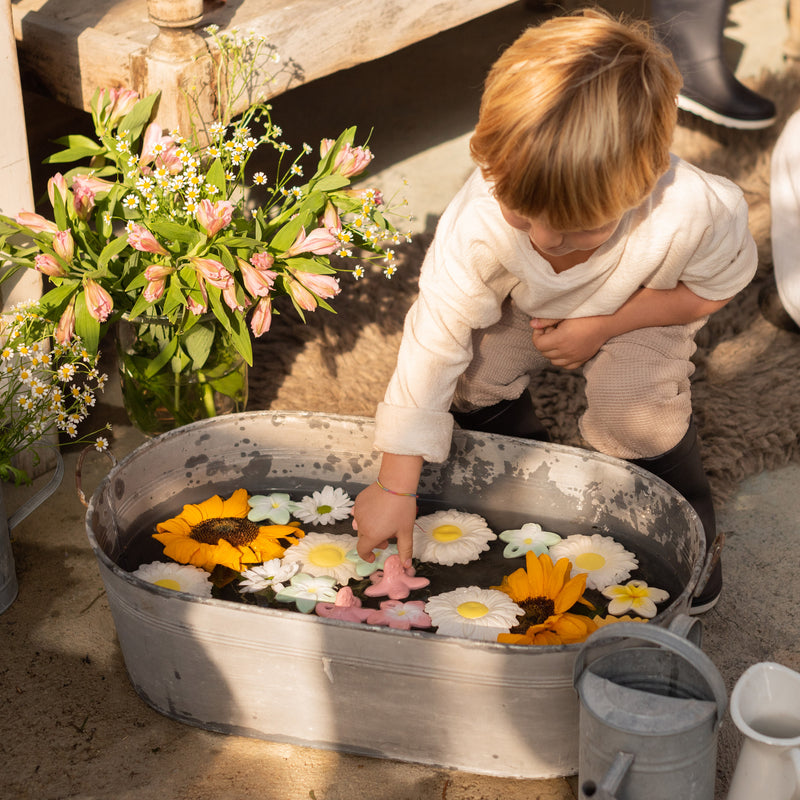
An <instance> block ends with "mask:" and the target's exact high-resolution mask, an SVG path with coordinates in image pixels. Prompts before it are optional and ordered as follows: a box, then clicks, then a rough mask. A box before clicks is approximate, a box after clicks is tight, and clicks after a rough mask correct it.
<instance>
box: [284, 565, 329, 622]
mask: <svg viewBox="0 0 800 800" xmlns="http://www.w3.org/2000/svg"><path fill="white" fill-rule="evenodd" d="M335 586H336V581H335V580H334V579H333V578H331V577H329V576H327V575H318V576H314V575H309V574H308V573H306V572H300V573H299V574H297V575H295V576H294V577H293V578H292V581H291V584H290V585H289V586H286V587H284V588H283V589H281V590H280V591H279V592H278V593H277V594H276V595H275V599H276V600H280V601H281V602H282V603H294V604H295V605H296V606H297V610H298V611H300V612H302V613H303V614H310V613H311V612H312V611H313V610H314V609H315V608H316V607H317V603H333V602H335V601H336V589H335V588H334V587H335Z"/></svg>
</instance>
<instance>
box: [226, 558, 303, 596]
mask: <svg viewBox="0 0 800 800" xmlns="http://www.w3.org/2000/svg"><path fill="white" fill-rule="evenodd" d="M299 571H300V564H297V563H295V564H284V563H283V561H282V560H281V559H280V558H273V559H272V560H271V561H265V562H264V563H263V564H259V565H258V566H255V567H250V568H249V569H246V570H245V571H244V572H243V573H242V580H241V581H240V582H239V591H240V592H244V593H247V592H262V591H264V589H267V588H270V587H271V588H272V589H273V591H274V592H275V593H276V594H277V593H278V592H280V591H282V590H283V589H284V588H285V586H284V581H288V580H290V579H291V578H293V577H294V576H295V575H296V574H297V573H298V572H299Z"/></svg>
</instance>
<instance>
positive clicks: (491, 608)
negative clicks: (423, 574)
mask: <svg viewBox="0 0 800 800" xmlns="http://www.w3.org/2000/svg"><path fill="white" fill-rule="evenodd" d="M425 613H427V614H428V616H430V618H431V624H432V625H434V626H435V627H436V628H437V631H436V632H437V633H441V634H444V635H447V636H461V637H463V638H466V639H477V640H479V641H482V642H494V641H497V636H498V634H501V633H508V632H509V631H510V630H511V628H512V627H513V626H514V625H516V624H517V617H520V616H522V614H523V613H524V612H523V610H522V609H521V608H520V607H519V606H518V605H517V604H516V603H515V602H514V601H513V600H512V599H511V598H510V597H509V596H508V595H507V594H506V593H505V592H500V591H497V590H496V589H480V588H479V587H477V586H461V587H459V588H458V589H454V590H453V591H452V592H444V593H443V594H437V595H435V596H434V597H431V598H430V600H428V602H427V603H426V604H425Z"/></svg>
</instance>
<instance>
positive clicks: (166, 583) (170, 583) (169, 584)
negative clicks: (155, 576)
mask: <svg viewBox="0 0 800 800" xmlns="http://www.w3.org/2000/svg"><path fill="white" fill-rule="evenodd" d="M155 585H156V586H163V587H164V588H165V589H174V590H175V591H176V592H179V591H180V590H181V585H180V584H179V583H178V581H174V580H172V578H161V579H160V580H157V581H156V582H155Z"/></svg>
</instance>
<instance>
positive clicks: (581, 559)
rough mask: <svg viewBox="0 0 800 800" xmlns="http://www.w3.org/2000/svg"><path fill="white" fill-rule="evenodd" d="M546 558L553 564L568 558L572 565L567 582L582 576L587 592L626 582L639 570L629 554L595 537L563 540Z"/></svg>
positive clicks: (606, 538) (608, 539) (576, 537)
mask: <svg viewBox="0 0 800 800" xmlns="http://www.w3.org/2000/svg"><path fill="white" fill-rule="evenodd" d="M550 557H551V558H552V559H553V563H554V564H555V562H556V561H558V559H559V558H568V559H569V561H570V563H571V564H572V571H571V572H570V577H571V578H574V577H575V576H576V575H579V574H580V573H582V572H585V573H586V588H587V589H605V587H606V586H610V585H611V584H612V583H619V582H620V581H624V580H627V579H628V578H630V576H631V571H632V570H635V569H636V568H637V567H638V566H639V562H638V560H637V559H636V556H635V555H634V554H633V553H630V552H628V551H627V550H626V549H625V548H624V547H623V546H622V545H621V544H620V543H619V542H616V541H614V539H612V538H611V537H610V536H601V535H600V534H599V533H593V534H592V535H591V536H584V535H582V534H579V533H576V534H574V535H572V536H567V538H566V539H562V540H561V541H560V542H558V544H554V545H553V546H552V547H551V548H550Z"/></svg>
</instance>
